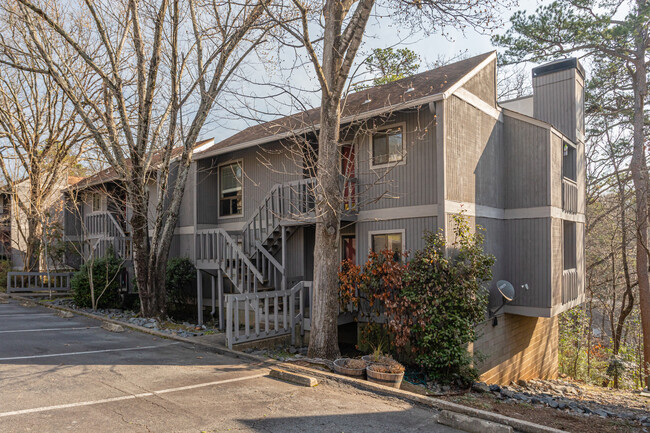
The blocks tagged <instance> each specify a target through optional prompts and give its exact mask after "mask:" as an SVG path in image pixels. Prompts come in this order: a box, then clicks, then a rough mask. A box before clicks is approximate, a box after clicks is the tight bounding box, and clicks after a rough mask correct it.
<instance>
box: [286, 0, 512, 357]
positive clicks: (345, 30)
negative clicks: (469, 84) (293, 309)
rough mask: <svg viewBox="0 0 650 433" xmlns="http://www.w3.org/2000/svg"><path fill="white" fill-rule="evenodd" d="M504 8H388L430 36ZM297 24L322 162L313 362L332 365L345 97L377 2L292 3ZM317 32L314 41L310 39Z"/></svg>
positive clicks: (290, 26)
mask: <svg viewBox="0 0 650 433" xmlns="http://www.w3.org/2000/svg"><path fill="white" fill-rule="evenodd" d="M501 3H502V2H501V1H499V0H486V1H475V0H471V1H465V0H422V1H417V2H411V1H408V0H395V1H393V2H389V3H387V4H386V5H383V6H386V7H388V8H389V9H391V11H392V13H393V15H394V16H395V17H396V19H397V20H399V21H400V23H401V24H402V25H404V26H409V27H411V28H413V29H414V30H420V29H422V30H424V31H425V32H426V33H427V34H429V33H432V32H434V31H437V30H440V29H443V28H445V27H448V26H452V27H464V26H471V27H474V28H481V29H485V28H487V27H489V26H490V25H492V24H493V23H494V22H495V21H494V19H495V11H496V9H497V6H499V5H500V4H501ZM292 4H293V9H294V11H295V13H296V14H297V16H298V19H297V20H296V21H292V22H290V23H284V24H283V28H284V29H285V30H286V31H287V32H288V33H289V34H290V35H292V36H294V37H295V38H296V39H297V40H298V41H299V42H300V43H301V44H302V46H304V48H305V50H306V55H307V57H308V58H309V61H310V62H311V64H312V66H313V70H314V73H315V74H316V76H317V78H318V82H319V85H320V102H321V106H320V122H319V129H318V158H317V162H316V167H315V170H314V172H315V178H316V186H315V191H314V193H315V197H316V241H315V247H314V284H313V291H314V294H313V299H314V305H313V309H312V311H313V312H312V321H311V324H312V325H311V333H310V338H309V355H310V356H312V357H325V358H334V357H336V356H337V355H338V353H339V348H338V328H337V317H338V290H337V288H338V270H339V235H340V221H341V208H342V201H343V193H342V190H341V187H340V184H339V176H340V175H341V173H340V169H341V168H340V163H339V158H340V150H339V147H340V146H339V132H340V126H341V104H342V97H343V94H344V91H345V89H346V88H347V85H348V80H349V78H350V71H351V70H352V67H353V65H354V63H355V60H356V57H357V53H358V51H359V47H360V46H361V43H362V41H363V37H364V34H365V31H366V25H367V23H368V20H369V19H370V17H371V14H372V13H373V10H374V9H375V7H377V5H378V3H377V2H376V1H375V0H325V1H324V2H310V1H303V0H292ZM312 32H316V33H317V34H312Z"/></svg>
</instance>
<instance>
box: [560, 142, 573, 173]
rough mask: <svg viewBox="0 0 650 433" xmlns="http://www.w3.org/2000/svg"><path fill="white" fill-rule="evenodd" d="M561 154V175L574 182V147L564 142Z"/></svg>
mask: <svg viewBox="0 0 650 433" xmlns="http://www.w3.org/2000/svg"><path fill="white" fill-rule="evenodd" d="M562 155H563V156H562V176H563V177H565V178H567V179H570V180H572V181H574V182H575V181H576V180H577V176H576V174H577V173H576V172H577V168H576V157H577V152H576V148H575V147H574V146H572V145H571V144H569V143H567V142H565V143H564V145H563V153H562Z"/></svg>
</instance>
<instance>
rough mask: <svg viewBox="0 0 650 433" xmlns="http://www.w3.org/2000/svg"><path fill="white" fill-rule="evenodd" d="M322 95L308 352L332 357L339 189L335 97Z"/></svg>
mask: <svg viewBox="0 0 650 433" xmlns="http://www.w3.org/2000/svg"><path fill="white" fill-rule="evenodd" d="M323 99H324V101H323V102H324V104H323V106H322V108H321V117H320V120H321V125H322V126H321V130H320V133H319V137H318V142H319V148H318V163H317V167H318V169H317V173H316V177H317V179H318V182H317V187H316V215H317V216H318V217H317V218H318V219H317V222H316V243H315V247H314V295H313V296H314V305H318V308H313V309H312V316H313V318H312V331H311V333H310V340H309V356H310V357H313V358H327V359H334V358H336V357H338V356H339V354H340V352H339V345H338V305H339V303H338V283H339V281H338V271H339V261H340V256H339V229H340V217H341V216H340V214H341V202H342V200H341V192H340V189H339V180H338V173H339V170H338V166H339V161H338V141H339V127H340V104H339V100H338V98H337V99H334V98H331V99H329V100H327V99H326V98H323Z"/></svg>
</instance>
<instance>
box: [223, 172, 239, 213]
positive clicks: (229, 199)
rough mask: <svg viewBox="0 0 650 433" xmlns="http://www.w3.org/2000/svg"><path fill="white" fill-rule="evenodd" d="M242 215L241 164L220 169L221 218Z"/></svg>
mask: <svg viewBox="0 0 650 433" xmlns="http://www.w3.org/2000/svg"><path fill="white" fill-rule="evenodd" d="M241 214H242V165H241V162H233V163H231V164H226V165H222V166H221V167H219V216H222V217H225V216H235V215H241Z"/></svg>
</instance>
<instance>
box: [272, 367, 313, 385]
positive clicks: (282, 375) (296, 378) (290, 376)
mask: <svg viewBox="0 0 650 433" xmlns="http://www.w3.org/2000/svg"><path fill="white" fill-rule="evenodd" d="M269 376H271V377H274V378H276V379H280V380H284V381H286V382H291V383H296V384H298V385H302V386H307V387H312V386H316V385H318V380H316V378H314V377H312V376H307V375H304V374H298V373H292V372H290V371H286V370H281V369H279V368H275V367H274V368H272V369H271V372H270V373H269Z"/></svg>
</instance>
